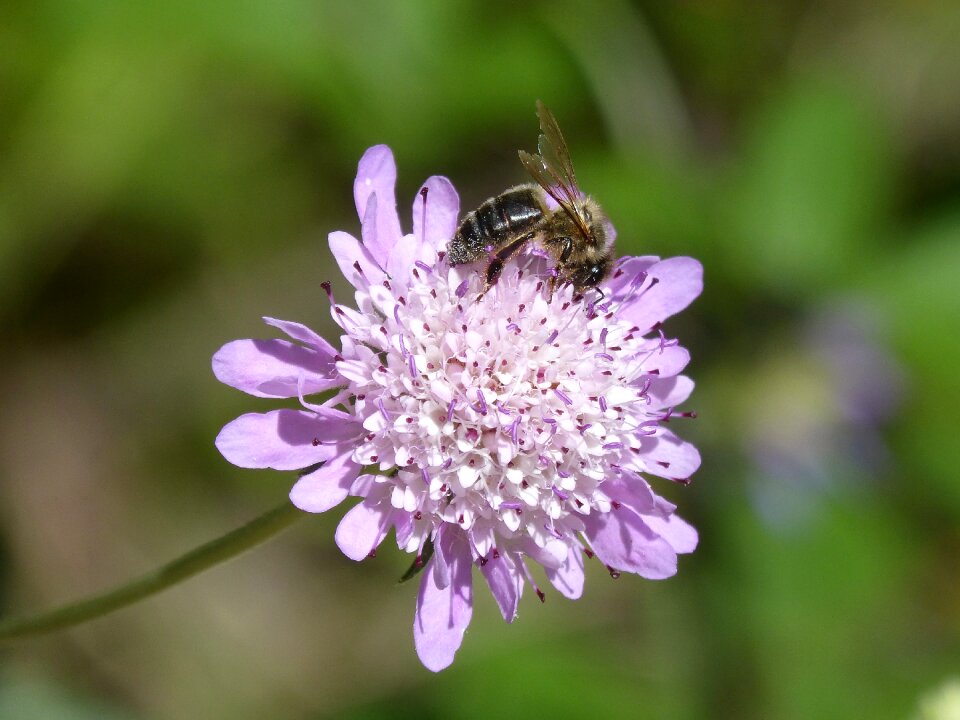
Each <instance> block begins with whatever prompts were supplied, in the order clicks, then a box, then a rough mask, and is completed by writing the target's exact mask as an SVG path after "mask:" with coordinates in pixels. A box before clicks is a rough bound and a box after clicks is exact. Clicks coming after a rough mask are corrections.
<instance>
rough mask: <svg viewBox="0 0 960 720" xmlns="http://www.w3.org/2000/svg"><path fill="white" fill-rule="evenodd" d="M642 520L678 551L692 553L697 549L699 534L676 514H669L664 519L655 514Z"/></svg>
mask: <svg viewBox="0 0 960 720" xmlns="http://www.w3.org/2000/svg"><path fill="white" fill-rule="evenodd" d="M644 522H646V523H647V525H649V526H650V529H651V530H653V531H654V532H655V533H657V535H659V536H660V537H662V538H663V539H664V540H666V541H667V542H668V543H670V546H671V547H672V548H673V549H674V550H675V551H677V552H678V553H692V552H693V551H694V550H696V549H697V542H698V541H699V536H698V535H697V531H696V529H695V528H694V527H693V526H692V525H691V524H690V523H688V522H687V521H686V520H683V519H681V518H679V517H677V516H676V515H671V516H670V517H668V518H667V519H666V520H664V519H663V518H659V517H656V516H647V517H644Z"/></svg>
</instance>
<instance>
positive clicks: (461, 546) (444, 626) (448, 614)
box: [413, 532, 473, 672]
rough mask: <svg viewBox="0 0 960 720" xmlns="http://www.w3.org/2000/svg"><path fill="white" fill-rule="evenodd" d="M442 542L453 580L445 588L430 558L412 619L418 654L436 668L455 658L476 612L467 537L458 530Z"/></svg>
mask: <svg viewBox="0 0 960 720" xmlns="http://www.w3.org/2000/svg"><path fill="white" fill-rule="evenodd" d="M440 542H441V543H447V546H446V548H445V554H446V556H447V559H448V561H449V564H450V583H449V584H448V585H447V586H446V587H444V588H441V587H440V586H439V585H438V584H437V582H436V578H435V576H434V572H433V563H432V562H431V567H430V568H428V570H429V571H428V572H425V573H424V574H423V581H422V582H421V583H420V593H419V595H418V596H417V611H416V615H415V616H414V619H413V641H414V644H415V645H416V648H417V655H418V656H419V657H420V662H422V663H423V664H424V666H425V667H426V668H427V669H428V670H432V671H433V672H439V671H440V670H443V669H444V668H445V667H448V666H449V665H450V663H452V662H453V657H454V655H455V654H456V652H457V650H459V649H460V644H461V643H462V642H463V634H464V632H465V631H466V629H467V626H468V625H469V624H470V618H471V616H472V615H473V582H472V580H473V579H472V570H473V564H472V563H471V562H470V549H469V547H468V546H467V543H466V540H464V538H463V536H462V535H461V534H460V533H458V532H447V533H444V534H443V536H442V537H441V540H440Z"/></svg>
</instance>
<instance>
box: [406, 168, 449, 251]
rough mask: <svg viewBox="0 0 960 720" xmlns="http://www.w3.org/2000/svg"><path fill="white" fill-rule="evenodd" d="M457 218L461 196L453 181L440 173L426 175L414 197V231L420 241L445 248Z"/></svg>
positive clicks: (434, 246)
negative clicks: (428, 176)
mask: <svg viewBox="0 0 960 720" xmlns="http://www.w3.org/2000/svg"><path fill="white" fill-rule="evenodd" d="M424 190H426V191H427V192H426V195H424ZM459 218H460V197H459V196H458V195H457V191H456V190H455V189H454V188H453V184H451V182H450V181H449V180H447V178H445V177H442V176H440V175H434V176H432V177H430V178H428V179H427V181H426V182H425V183H424V184H423V187H421V188H420V192H418V193H417V195H416V197H415V198H414V200H413V234H414V235H415V236H416V237H417V239H418V240H419V241H420V243H421V244H424V245H428V246H430V248H432V249H433V250H435V251H437V250H445V249H446V247H447V241H448V240H450V238H452V237H453V235H454V233H455V232H456V231H457V221H458V220H459ZM424 230H426V232H424Z"/></svg>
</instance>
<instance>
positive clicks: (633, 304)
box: [619, 257, 703, 330]
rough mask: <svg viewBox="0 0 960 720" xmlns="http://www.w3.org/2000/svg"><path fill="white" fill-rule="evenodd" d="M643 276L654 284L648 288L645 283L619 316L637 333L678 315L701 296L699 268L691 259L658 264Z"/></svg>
mask: <svg viewBox="0 0 960 720" xmlns="http://www.w3.org/2000/svg"><path fill="white" fill-rule="evenodd" d="M647 274H648V275H649V277H650V278H651V279H652V278H655V279H656V280H657V282H656V284H655V285H653V286H652V287H651V286H650V285H651V282H652V280H651V279H648V280H647V282H646V285H645V286H644V287H645V288H646V289H644V290H641V291H640V292H637V293H635V294H634V295H633V297H632V299H630V300H628V301H627V302H626V303H625V304H624V305H623V307H622V308H621V309H620V312H619V315H620V316H622V317H624V318H627V319H628V320H629V321H630V322H632V323H633V324H634V325H636V326H637V327H639V328H640V329H641V330H647V329H649V328H651V327H653V326H654V325H655V324H657V323H658V322H662V321H664V320H666V319H667V318H668V317H670V316H671V315H675V314H676V313H678V312H680V311H681V310H683V309H684V308H685V307H687V305H689V304H690V303H691V302H693V300H694V299H695V298H696V297H697V296H698V295H699V294H700V293H701V292H703V266H702V265H701V264H700V263H699V262H697V261H696V260H694V259H693V258H688V257H675V258H668V259H666V260H662V261H660V262H658V263H657V264H655V265H652V266H651V267H650V268H649V269H648V270H647Z"/></svg>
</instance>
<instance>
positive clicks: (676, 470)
mask: <svg viewBox="0 0 960 720" xmlns="http://www.w3.org/2000/svg"><path fill="white" fill-rule="evenodd" d="M638 442H639V448H640V452H639V453H636V454H634V462H632V463H631V464H630V467H632V468H633V469H634V470H638V471H639V472H648V473H651V474H652V475H656V476H657V477H662V478H668V479H670V480H686V479H688V478H689V477H690V476H691V475H693V473H695V472H696V471H697V468H699V467H700V452H699V451H698V450H697V448H696V447H694V446H693V445H692V444H690V443H688V442H686V441H684V440H681V439H680V438H678V437H677V436H676V435H674V434H673V433H672V432H670V431H669V430H664V429H662V428H661V429H659V430H657V433H656V434H655V435H650V436H648V437H640V438H639V441H638Z"/></svg>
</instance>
